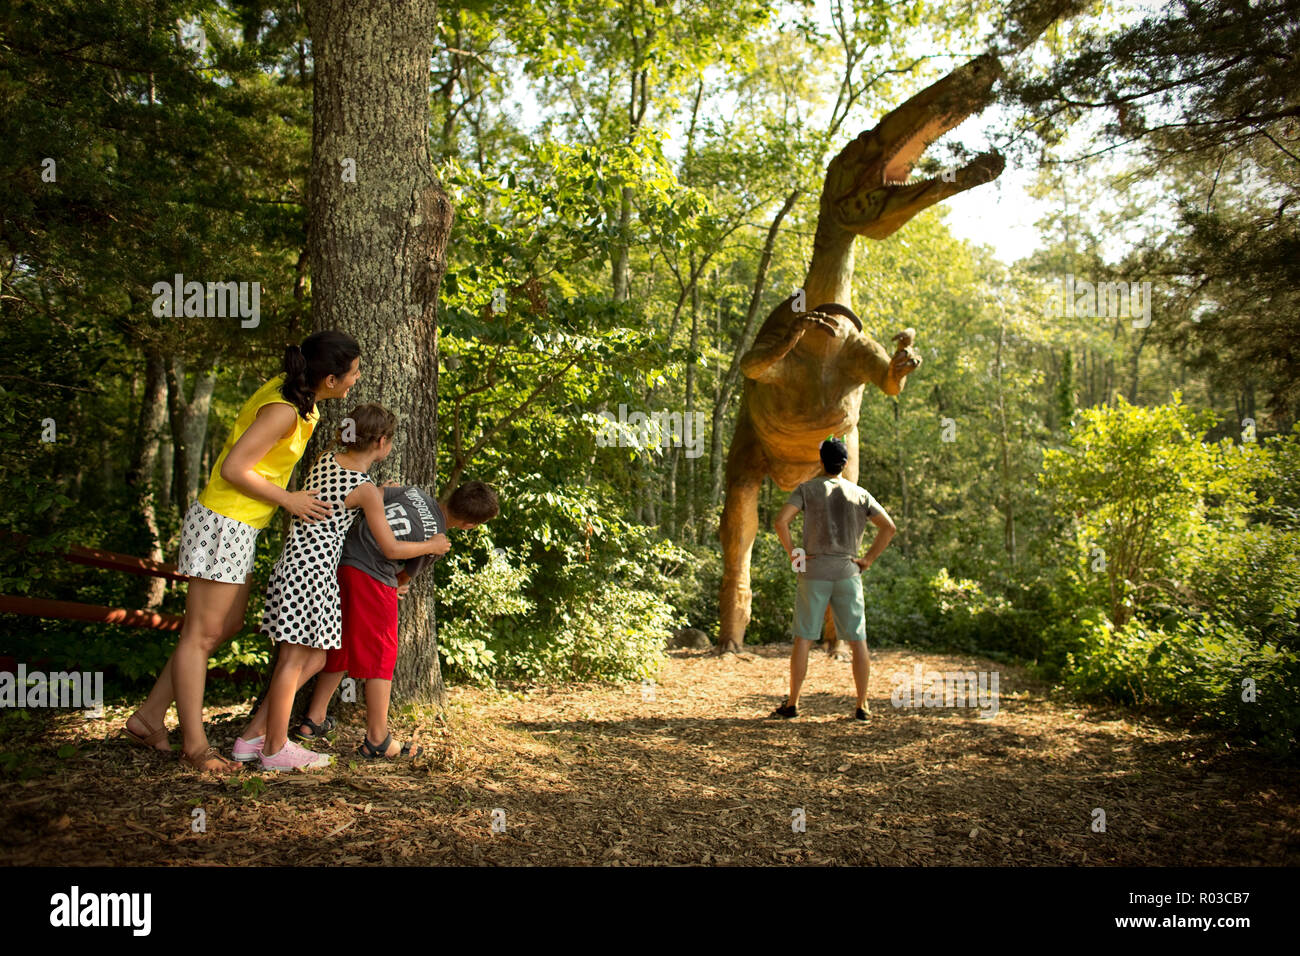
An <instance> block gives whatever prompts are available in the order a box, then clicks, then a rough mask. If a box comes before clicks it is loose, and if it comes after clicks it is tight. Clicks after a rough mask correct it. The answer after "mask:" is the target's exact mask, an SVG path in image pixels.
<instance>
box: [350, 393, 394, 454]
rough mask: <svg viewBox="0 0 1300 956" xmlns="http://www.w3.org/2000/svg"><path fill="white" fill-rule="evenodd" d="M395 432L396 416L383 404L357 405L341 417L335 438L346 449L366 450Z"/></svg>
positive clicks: (389, 437) (390, 437)
mask: <svg viewBox="0 0 1300 956" xmlns="http://www.w3.org/2000/svg"><path fill="white" fill-rule="evenodd" d="M396 433H397V416H396V415H394V414H393V413H392V412H390V411H389V410H388V409H386V408H384V406H383V405H373V404H372V405H358V406H357V407H356V408H354V409H352V411H350V412H348V415H347V418H345V419H343V427H342V428H340V429H339V430H338V432H337V433H336V435H335V440H336V441H337V442H338V443H339V444H340V445H342V446H343V447H344V448H346V449H347V450H348V451H366V450H367V449H370V448H373V447H374V446H375V445H377V444H379V440H380V439H381V438H387V439H390V440H391V439H392V437H393V435H395V434H396Z"/></svg>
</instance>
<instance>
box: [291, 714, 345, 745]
mask: <svg viewBox="0 0 1300 956" xmlns="http://www.w3.org/2000/svg"><path fill="white" fill-rule="evenodd" d="M336 726H337V724H336V723H335V721H334V718H333V717H331V716H329V715H328V714H326V715H325V719H324V720H322V721H321V722H320V723H319V724H318V723H316V722H315V721H313V720H312V719H311V718H310V717H306V716H304V717H303V719H302V720H300V721H298V723H296V724H294V731H293V735H294V736H295V737H297V738H298V739H299V740H324V739H325V735H326V734H328V733H329V732H330V731H331V730H333V729H334V728H335V727H336ZM303 727H306V728H308V729H309V730H310V731H311V733H309V734H304V733H303V732H302V728H303Z"/></svg>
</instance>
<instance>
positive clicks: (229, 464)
mask: <svg viewBox="0 0 1300 956" xmlns="http://www.w3.org/2000/svg"><path fill="white" fill-rule="evenodd" d="M360 355H361V347H360V346H359V345H357V343H356V340H355V339H353V338H352V336H350V335H347V334H346V333H343V332H317V333H316V334H315V335H311V336H308V337H307V338H306V339H304V340H303V343H302V346H301V347H299V346H296V345H291V346H289V347H288V348H287V349H286V350H285V353H284V374H283V375H281V376H277V377H276V378H273V379H271V381H269V382H267V383H266V384H265V385H263V386H262V387H261V388H259V389H258V390H257V391H256V392H255V393H254V394H253V397H252V398H250V399H249V400H248V401H247V402H245V403H244V407H243V408H242V409H240V412H239V417H238V418H236V419H235V427H234V428H232V429H231V430H230V435H229V436H228V437H227V438H226V445H225V448H223V449H222V452H221V456H220V457H219V458H218V459H217V461H216V463H215V464H214V465H213V466H212V475H211V477H210V478H209V479H208V484H207V487H205V488H204V489H203V493H202V494H200V495H199V497H198V500H197V501H195V502H194V504H192V505H191V506H190V510H189V512H188V513H187V514H186V516H185V525H184V528H183V529H182V531H181V551H180V558H179V560H178V561H177V570H178V571H179V572H180V573H181V574H185V575H188V576H189V577H190V582H189V593H188V594H187V595H186V600H185V623H184V624H183V625H182V627H181V636H180V640H179V641H178V642H177V644H176V650H175V651H173V652H172V656H171V659H170V660H168V661H167V665H166V666H165V667H164V668H163V670H162V673H161V674H159V675H158V680H157V682H156V683H155V684H154V687H153V690H152V691H151V692H150V693H149V697H148V699H147V700H145V702H144V703H143V704H142V705H141V706H140V709H139V710H137V711H136V712H135V713H134V714H132V715H131V716H130V717H129V718H127V722H126V732H127V734H128V735H129V736H130V737H131V738H132V739H133V740H135V741H136V742H137V743H140V744H143V745H144V746H146V747H155V748H157V749H158V750H164V751H170V749H171V748H170V747H169V746H168V743H167V728H166V725H165V724H164V718H165V717H166V715H167V708H168V707H170V706H171V703H172V701H173V700H175V701H176V716H177V717H178V718H179V719H180V725H181V733H182V735H183V736H184V743H183V745H182V747H181V763H183V764H185V765H187V766H189V767H192V768H194V769H195V770H216V771H222V772H231V771H234V770H238V769H239V766H240V765H239V764H238V763H236V762H234V761H232V760H226V759H225V758H224V757H222V756H221V754H220V753H219V752H218V751H217V749H216V748H215V747H212V746H210V745H209V744H208V738H207V734H206V733H204V730H203V688H204V684H205V682H206V680H207V674H208V658H209V657H211V656H212V653H213V651H215V650H216V649H217V648H218V647H220V646H221V645H222V644H224V643H225V642H226V641H228V640H229V639H230V638H231V637H233V636H234V635H235V634H237V633H239V629H240V628H241V627H242V626H243V624H244V613H245V611H246V610H247V608H248V594H249V590H250V589H251V587H252V581H251V580H250V578H249V573H250V572H251V571H252V569H253V555H254V551H255V548H256V544H257V533H258V532H259V531H260V530H261V529H262V528H265V527H266V525H267V524H268V523H269V522H270V520H271V515H273V514H274V513H275V509H276V506H279V507H282V508H284V509H285V510H286V511H288V512H290V513H291V514H294V515H297V516H298V517H299V518H301V519H302V520H304V521H308V522H314V521H319V520H321V519H322V518H327V517H329V515H330V513H331V508H330V506H329V505H327V504H325V503H324V502H322V501H319V500H318V499H317V491H318V489H315V488H309V489H306V490H304V491H297V492H293V493H290V492H288V491H287V490H285V489H286V488H287V486H288V484H289V476H290V475H291V474H292V473H293V467H294V465H296V464H297V463H298V459H299V458H301V457H302V453H303V451H304V449H306V447H307V440H308V439H309V438H311V434H312V431H313V430H314V429H315V428H316V422H317V420H318V419H319V418H320V415H319V413H318V412H317V411H316V402H318V401H320V400H321V399H326V398H343V397H344V396H346V395H347V393H348V390H349V389H351V388H352V386H353V385H355V384H356V383H357V380H358V379H359V378H360V377H361V372H360V371H359V367H360V363H361V360H360Z"/></svg>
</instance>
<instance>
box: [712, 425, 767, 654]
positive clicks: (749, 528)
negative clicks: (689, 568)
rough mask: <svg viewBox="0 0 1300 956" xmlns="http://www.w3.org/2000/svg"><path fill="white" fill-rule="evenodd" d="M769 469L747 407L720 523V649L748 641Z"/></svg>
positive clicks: (739, 427)
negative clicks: (761, 497)
mask: <svg viewBox="0 0 1300 956" xmlns="http://www.w3.org/2000/svg"><path fill="white" fill-rule="evenodd" d="M766 471H767V457H766V455H764V454H763V449H762V447H761V446H760V445H759V443H758V436H757V435H756V434H755V432H754V426H753V424H752V423H751V422H750V420H749V413H748V410H747V409H746V408H745V407H743V406H742V407H741V410H740V414H739V415H738V416H737V419H736V434H735V436H734V437H733V438H732V440H731V453H730V454H729V455H728V456H727V490H726V504H725V505H724V506H723V508H722V522H721V524H720V525H719V527H718V536H719V537H720V538H722V588H721V590H720V591H719V594H718V612H719V616H720V617H721V618H722V622H721V623H722V629H721V634H720V635H719V640H718V651H719V652H725V651H739V650H740V647H741V645H742V644H744V642H745V628H746V626H747V625H748V624H749V609H750V603H751V601H752V599H753V594H752V592H751V591H750V589H749V560H750V556H751V554H752V553H753V550H754V538H755V536H757V534H758V491H759V488H761V487H762V484H763V476H764V474H765V473H766Z"/></svg>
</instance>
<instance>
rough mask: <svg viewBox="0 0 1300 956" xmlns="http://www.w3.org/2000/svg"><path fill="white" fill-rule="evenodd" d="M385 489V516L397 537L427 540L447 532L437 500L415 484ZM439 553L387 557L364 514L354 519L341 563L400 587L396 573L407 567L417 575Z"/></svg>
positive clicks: (391, 586) (411, 574)
mask: <svg viewBox="0 0 1300 956" xmlns="http://www.w3.org/2000/svg"><path fill="white" fill-rule="evenodd" d="M381 490H382V491H383V492H384V517H386V518H387V519H388V527H389V528H391V529H392V531H393V537H394V538H396V539H397V540H398V541H428V540H429V539H430V538H432V537H433V536H434V535H435V534H446V532H447V518H446V516H445V515H443V513H442V508H440V507H439V506H438V502H437V501H436V500H435V499H434V498H431V497H430V496H429V495H427V494H425V493H424V492H423V491H421V490H420V489H419V488H416V487H415V486H414V485H408V486H406V487H400V488H399V487H394V488H384V489H381ZM440 557H442V555H440V554H422V555H420V556H419V557H418V558H411V559H410V560H409V561H394V560H392V559H391V558H386V557H384V552H383V551H382V550H381V549H380V547H379V542H378V541H376V540H375V536H374V534H372V533H371V531H370V525H369V524H368V523H367V522H366V517H365V515H364V514H362V515H359V516H358V518H357V520H356V521H354V522H352V528H351V530H349V531H348V536H347V538H345V539H344V541H343V554H342V556H341V557H340V558H339V566H340V567H342V566H343V565H347V566H348V567H350V568H357V569H359V570H361V571H364V572H366V574H368V575H370V576H371V577H372V578H374V579H375V580H376V581H382V582H383V583H384V584H387V585H388V586H389V587H390V588H395V587H397V573H398V572H399V571H405V572H406V573H407V574H408V575H410V576H411V577H415V576H416V575H417V574H419V573H420V572H421V571H423V570H424V569H425V567H426V566H428V564H429V563H430V562H431V561H436V560H437V559H438V558H440Z"/></svg>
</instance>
